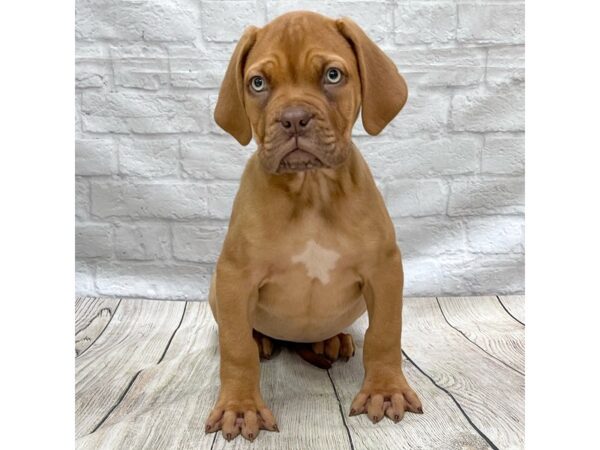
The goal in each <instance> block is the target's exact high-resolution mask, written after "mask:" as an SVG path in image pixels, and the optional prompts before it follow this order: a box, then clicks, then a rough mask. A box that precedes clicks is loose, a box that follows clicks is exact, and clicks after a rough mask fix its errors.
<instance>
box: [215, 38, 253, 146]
mask: <svg viewBox="0 0 600 450" xmlns="http://www.w3.org/2000/svg"><path fill="white" fill-rule="evenodd" d="M257 31H258V28H256V27H248V28H247V29H246V31H245V32H244V34H243V35H242V37H241V38H240V40H239V42H238V44H237V46H236V47H235V50H234V51H233V55H232V56H231V60H230V61H229V66H228V67H227V72H225V78H224V79H223V83H221V89H220V90H219V99H218V100H217V106H216V107H215V122H217V124H218V125H219V126H220V127H221V128H223V129H224V130H225V131H227V132H228V133H229V134H231V135H232V136H233V137H234V138H236V139H237V140H238V141H239V143H240V144H242V145H248V143H249V142H250V140H251V139H252V126H251V125H250V120H248V116H247V115H246V109H245V108H244V65H245V63H246V57H247V56H248V52H249V51H250V49H251V48H252V46H253V45H254V42H255V41H256V32H257Z"/></svg>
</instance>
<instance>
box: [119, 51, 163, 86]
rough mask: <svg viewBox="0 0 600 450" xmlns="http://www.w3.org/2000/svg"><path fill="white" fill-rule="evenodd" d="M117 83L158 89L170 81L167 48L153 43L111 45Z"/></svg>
mask: <svg viewBox="0 0 600 450" xmlns="http://www.w3.org/2000/svg"><path fill="white" fill-rule="evenodd" d="M110 53H111V58H112V61H113V70H114V76H115V85H116V86H122V87H126V88H136V89H145V90H150V91H156V90H158V89H161V88H162V87H164V86H166V85H167V84H168V83H169V56H168V53H167V50H166V49H164V48H162V47H158V46H153V45H148V44H144V43H137V44H133V45H122V46H116V45H114V46H111V47H110Z"/></svg>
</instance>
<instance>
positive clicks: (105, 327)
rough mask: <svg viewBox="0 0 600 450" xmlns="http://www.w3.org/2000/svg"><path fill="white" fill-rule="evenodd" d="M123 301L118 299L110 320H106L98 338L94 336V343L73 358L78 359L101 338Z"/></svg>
mask: <svg viewBox="0 0 600 450" xmlns="http://www.w3.org/2000/svg"><path fill="white" fill-rule="evenodd" d="M122 301H123V299H122V298H120V299H119V303H117V306H116V307H115V310H114V311H113V313H112V314H111V316H110V319H108V322H107V323H106V325H105V326H104V328H102V331H101V332H100V333H99V334H98V336H96V339H94V341H93V342H92V343H91V344H90V345H88V347H87V348H85V349H84V350H83V351H82V352H81V353H79V354H77V355H75V358H79V357H80V356H81V355H83V354H84V353H85V352H87V351H88V350H89V349H90V348H92V346H93V345H94V344H95V343H96V341H97V340H98V339H100V336H102V334H104V330H106V329H107V328H108V326H109V325H110V323H111V322H112V320H113V317H115V314H117V310H118V309H119V305H120V304H121V302H122ZM75 334H76V335H77V333H75Z"/></svg>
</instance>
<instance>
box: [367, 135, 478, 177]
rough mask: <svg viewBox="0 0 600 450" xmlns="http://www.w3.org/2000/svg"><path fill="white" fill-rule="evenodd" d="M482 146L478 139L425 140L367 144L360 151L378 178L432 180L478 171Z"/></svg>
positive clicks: (476, 137)
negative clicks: (435, 177)
mask: <svg viewBox="0 0 600 450" xmlns="http://www.w3.org/2000/svg"><path fill="white" fill-rule="evenodd" d="M482 145H483V143H482V138H481V137H479V136H465V137H462V136H453V137H452V138H450V137H444V138H441V139H432V138H430V137H428V136H427V137H419V138H414V139H399V140H395V141H385V142H373V143H371V142H368V143H365V144H362V145H361V146H360V149H361V151H362V152H363V155H364V156H365V159H366V160H367V162H368V163H369V166H370V167H371V171H372V172H373V173H374V174H376V175H377V176H378V177H416V176H423V177H427V176H429V177H431V176H438V175H460V174H469V173H475V172H476V171H478V170H479V160H480V154H481V148H482Z"/></svg>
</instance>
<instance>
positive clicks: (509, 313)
mask: <svg viewBox="0 0 600 450" xmlns="http://www.w3.org/2000/svg"><path fill="white" fill-rule="evenodd" d="M496 298H497V299H498V301H499V302H500V305H502V308H504V311H506V313H507V314H508V315H509V316H510V317H512V318H513V319H515V320H516V321H517V322H519V323H520V324H521V325H523V326H525V324H524V323H523V322H521V321H520V320H519V319H517V318H516V317H515V316H513V315H512V313H511V312H510V311H509V310H508V308H507V307H506V306H504V303H502V300H500V296H499V295H496Z"/></svg>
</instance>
